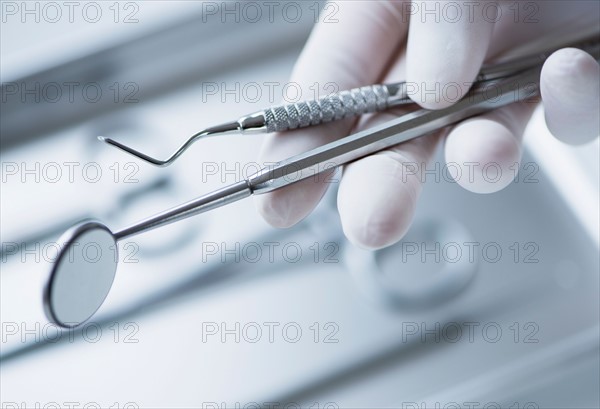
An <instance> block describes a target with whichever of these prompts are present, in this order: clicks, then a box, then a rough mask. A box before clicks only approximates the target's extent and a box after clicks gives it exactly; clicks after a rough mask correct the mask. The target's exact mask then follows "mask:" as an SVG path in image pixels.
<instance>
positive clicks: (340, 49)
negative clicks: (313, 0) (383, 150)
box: [256, 1, 408, 227]
mask: <svg viewBox="0 0 600 409" xmlns="http://www.w3.org/2000/svg"><path fill="white" fill-rule="evenodd" d="M403 4H405V2H367V1H360V2H356V1H348V2H346V1H344V2H332V3H328V4H327V5H325V9H324V10H328V12H327V16H328V18H327V19H324V18H322V17H321V20H320V21H319V22H318V23H317V24H316V26H315V28H314V30H313V32H312V34H311V36H310V38H309V40H308V42H307V44H306V46H305V48H304V50H303V51H302V53H301V55H300V57H299V59H298V61H297V63H296V65H295V67H294V70H293V73H292V77H291V79H290V81H291V82H293V83H294V85H295V86H297V87H298V88H299V89H301V90H302V94H303V97H305V98H306V99H311V98H314V97H315V96H316V95H315V90H317V91H318V92H320V93H323V94H327V93H330V92H332V91H337V90H343V89H350V88H354V87H358V86H364V85H370V84H373V83H376V82H378V81H379V80H380V79H381V78H382V77H383V75H384V73H385V71H386V69H387V67H388V65H390V62H391V61H393V60H394V58H395V57H396V55H395V54H396V50H397V49H398V47H399V46H400V45H401V44H402V43H403V41H404V39H405V36H406V32H407V26H408V19H406V18H404V16H403V14H402V10H403V7H402V6H403ZM332 10H333V11H335V13H333V12H332ZM303 99H304V98H303ZM353 123H354V121H353V120H342V121H337V122H334V123H329V124H327V125H325V126H319V127H315V128H307V129H300V130H297V131H291V132H289V131H288V132H285V133H282V134H279V133H276V134H272V135H268V136H267V137H266V138H265V141H264V145H263V149H262V152H261V158H260V161H261V162H275V161H279V160H282V159H284V158H287V157H289V156H293V155H296V154H298V153H302V152H305V151H307V150H309V149H312V148H314V147H317V146H320V145H322V144H324V143H327V142H329V141H331V140H334V139H338V138H340V137H343V136H346V135H348V133H349V132H350V130H351V127H352V125H353ZM327 185H328V180H327V179H326V178H318V179H315V178H309V179H306V180H304V181H301V182H299V183H297V184H294V185H291V186H288V187H285V188H283V189H279V190H277V191H275V192H271V193H269V194H265V195H260V196H257V198H256V202H257V205H258V210H259V212H260V213H261V214H262V215H263V216H264V218H265V219H266V220H267V221H268V222H269V223H271V224H272V225H275V226H278V227H287V226H290V225H293V224H295V223H297V222H298V221H300V220H301V219H302V218H304V217H305V216H306V215H307V214H308V213H310V212H311V211H312V209H313V208H314V207H315V206H316V205H317V203H318V202H319V200H320V198H321V197H322V195H323V194H324V192H325V190H326V188H327Z"/></svg>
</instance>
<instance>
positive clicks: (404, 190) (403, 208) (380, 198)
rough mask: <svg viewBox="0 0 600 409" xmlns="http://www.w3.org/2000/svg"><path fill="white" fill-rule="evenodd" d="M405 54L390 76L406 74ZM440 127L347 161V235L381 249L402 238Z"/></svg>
mask: <svg viewBox="0 0 600 409" xmlns="http://www.w3.org/2000/svg"><path fill="white" fill-rule="evenodd" d="M404 68H405V58H402V59H400V60H399V62H398V63H397V64H396V65H395V66H394V67H393V68H392V70H391V71H390V74H389V76H388V78H387V79H386V81H390V82H391V81H399V79H400V78H404V71H405V70H404ZM404 113H406V110H405V109H401V108H396V109H393V110H390V111H386V112H385V113H380V114H377V115H373V116H372V117H371V118H369V119H367V120H366V121H361V122H360V123H359V125H358V126H357V130H362V129H367V128H369V127H372V126H374V125H377V124H379V123H383V122H386V121H389V120H391V119H393V118H396V117H398V116H399V115H402V114H404ZM440 134H441V132H437V133H436V134H432V135H427V136H423V137H420V138H416V139H413V140H410V141H407V142H404V143H402V144H399V145H397V146H395V147H393V148H390V149H386V150H384V151H381V152H378V153H376V154H374V155H370V156H368V157H366V158H363V159H359V160H357V161H355V162H353V163H351V164H349V165H346V166H345V167H344V172H343V177H342V181H341V183H340V187H339V190H338V211H339V213H340V217H341V221H342V227H343V230H344V233H345V235H346V237H347V238H348V239H349V240H350V241H351V242H352V243H354V244H355V245H357V246H359V247H364V248H369V249H377V248H382V247H385V246H388V245H391V244H393V243H395V242H396V241H398V240H400V239H401V238H402V236H403V235H404V234H405V233H406V231H407V230H408V227H409V226H410V222H411V221H412V218H413V214H414V211H415V208H416V202H417V199H418V197H419V193H420V191H421V185H422V170H423V165H424V164H425V163H426V162H427V161H428V160H429V159H430V157H431V156H432V154H433V152H434V150H435V147H436V146H437V143H438V141H439V140H440Z"/></svg>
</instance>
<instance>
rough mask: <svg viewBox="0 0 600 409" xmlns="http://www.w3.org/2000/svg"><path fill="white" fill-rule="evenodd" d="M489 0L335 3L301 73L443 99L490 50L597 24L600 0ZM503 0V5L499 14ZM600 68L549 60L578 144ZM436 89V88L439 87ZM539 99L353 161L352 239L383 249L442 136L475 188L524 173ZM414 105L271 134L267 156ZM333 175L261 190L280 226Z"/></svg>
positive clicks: (569, 136) (437, 102) (553, 94)
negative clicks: (524, 152) (527, 133)
mask: <svg viewBox="0 0 600 409" xmlns="http://www.w3.org/2000/svg"><path fill="white" fill-rule="evenodd" d="M436 3H437V4H436ZM488 3H490V2H489V1H488V0H485V1H483V0H479V1H477V2H473V1H466V0H457V1H452V2H434V1H430V0H427V1H413V2H412V3H411V2H410V1H404V2H383V1H382V2H372V1H369V2H366V1H365V2H355V1H348V2H346V1H340V2H336V3H334V4H332V5H331V6H330V7H328V8H326V11H327V13H326V14H327V16H325V13H324V15H323V16H322V18H321V20H322V21H321V22H320V23H318V24H317V25H316V26H315V28H314V30H313V33H312V35H311V37H310V39H309V40H308V42H307V44H306V46H305V48H304V50H303V51H302V54H301V56H300V58H299V60H298V62H297V63H296V65H295V68H294V70H293V74H292V78H291V81H292V82H294V83H296V84H298V85H300V86H301V87H302V90H303V95H305V96H306V98H309V97H311V96H313V95H314V87H315V84H317V85H318V86H319V88H320V90H321V91H327V90H326V89H323V88H325V87H326V84H330V83H333V84H336V85H337V86H338V87H339V89H340V90H343V89H349V88H353V87H357V86H363V85H369V84H374V83H387V82H397V81H402V80H406V81H408V82H410V83H412V84H414V85H415V87H416V88H415V89H416V90H417V92H415V93H414V94H413V95H411V98H412V99H413V100H414V101H415V102H417V103H418V104H420V105H421V106H422V107H425V108H429V109H440V108H444V107H447V106H449V105H451V104H452V103H453V102H456V101H457V100H458V99H460V96H462V95H464V94H465V93H466V92H467V91H468V88H469V86H468V83H471V82H473V81H474V79H475V77H476V75H477V73H478V72H479V70H480V68H481V65H482V63H483V62H484V61H491V60H493V59H494V58H496V57H498V56H501V55H502V54H503V53H505V52H507V51H510V50H511V49H513V48H514V47H515V46H519V45H522V44H523V43H527V42H529V41H532V40H535V39H540V38H543V37H544V36H548V35H556V34H557V33H560V32H566V33H568V32H572V31H573V30H582V29H585V28H588V29H589V28H590V27H592V28H593V27H597V26H598V24H599V22H598V16H599V13H600V9H599V7H600V2H596V1H563V2H555V1H539V2H518V1H514V0H509V1H504V2H493V4H492V5H491V6H490V5H488ZM496 5H500V12H498V13H496V11H497V8H496ZM436 8H437V11H436ZM456 10H458V11H459V13H460V14H459V13H457V12H456ZM484 13H486V14H484ZM409 15H410V18H409ZM326 17H327V18H326ZM409 19H410V24H409ZM331 20H337V21H331ZM496 20H497V21H496ZM588 32H589V31H588ZM599 76H600V70H599V66H598V64H597V62H596V61H595V60H594V59H593V58H592V57H591V56H590V55H588V54H586V53H584V52H582V51H580V50H576V49H563V50H560V51H557V52H556V53H554V54H553V55H552V56H551V57H550V58H549V59H548V60H547V61H546V63H545V65H544V67H543V70H542V75H541V95H542V100H543V103H544V107H545V112H546V122H547V124H548V127H549V129H550V130H551V131H552V133H553V134H554V135H555V136H556V137H557V138H559V139H560V140H562V141H565V142H567V143H575V144H579V143H585V142H587V141H589V140H592V139H594V138H596V137H597V136H598V133H599V126H600V125H599V118H598V116H599V111H600V103H599V90H598V88H599ZM448 84H452V86H451V87H450V86H447V85H448ZM464 84H467V85H464ZM436 89H437V90H438V92H437V95H436V94H435V93H432V92H431V90H436ZM445 92H446V93H451V94H452V95H449V94H448V95H446V94H445ZM534 108H535V106H534V104H532V103H528V102H517V103H514V104H511V105H508V106H506V107H504V108H501V109H497V110H495V111H493V112H490V113H486V114H483V115H480V116H478V117H476V118H472V119H469V120H466V121H464V122H461V123H460V124H458V125H456V126H454V127H452V128H451V129H446V130H443V131H440V132H437V133H435V134H432V135H428V136H424V137H421V138H417V139H414V140H411V141H408V142H405V143H402V144H400V145H398V146H395V147H393V148H390V149H387V150H385V151H382V152H378V153H376V154H374V155H371V156H369V157H366V158H363V159H360V160H358V161H356V162H353V163H352V164H349V165H347V166H345V167H344V170H343V175H342V180H341V182H340V186H339V192H338V210H339V213H340V217H341V222H342V226H343V229H344V233H345V234H346V236H347V237H348V239H349V240H350V241H351V242H353V243H354V244H356V245H359V246H361V247H365V248H372V249H375V248H381V247H385V246H388V245H391V244H393V243H395V242H396V241H398V240H400V239H401V238H402V236H403V235H404V234H405V232H406V231H407V229H408V227H409V224H410V222H411V219H412V217H413V213H414V210H415V206H416V202H417V198H418V196H419V193H420V191H421V184H422V179H423V178H422V175H421V172H420V171H417V172H414V165H418V166H419V169H420V170H421V171H422V170H424V167H425V163H426V162H427V161H428V160H429V159H430V158H431V156H432V153H433V152H434V149H435V148H436V145H437V144H438V143H439V142H440V140H442V139H443V140H444V141H445V158H446V162H448V163H453V165H455V164H458V165H459V166H460V167H461V171H462V172H461V175H462V177H461V178H460V179H457V182H458V183H459V184H460V185H461V186H463V187H464V188H465V189H467V190H470V191H473V192H477V193H491V192H496V191H498V190H501V189H502V188H504V187H505V186H506V185H508V184H509V183H510V182H511V181H512V180H513V178H514V176H515V169H516V168H517V167H515V163H518V162H519V161H520V157H521V138H522V133H523V131H524V129H525V126H526V125H527V122H528V121H529V119H530V117H531V114H532V112H533V109H534ZM405 112H406V110H405V109H402V108H399V109H394V110H391V111H389V112H385V113H381V114H375V115H372V116H370V117H368V118H363V119H361V120H359V121H356V120H353V119H347V120H344V121H339V122H335V123H330V124H327V125H323V126H319V127H317V128H309V129H301V130H297V131H292V132H286V133H282V134H273V135H269V136H268V137H267V138H266V140H265V143H264V146H263V149H262V153H261V159H260V161H261V162H274V161H278V160H281V159H284V158H286V157H289V156H292V155H295V154H298V153H301V152H304V151H307V150H309V149H312V148H314V147H316V146H319V145H322V144H324V143H327V142H331V141H333V140H335V139H338V138H341V137H344V136H346V135H349V134H351V133H354V132H357V131H360V130H362V129H365V128H369V127H371V126H374V125H376V124H379V123H382V122H385V121H388V120H390V119H391V118H393V117H395V116H397V115H400V114H403V113H405ZM408 163H410V164H411V166H413V168H412V169H413V171H412V172H410V173H408V172H406V165H407V164H408ZM487 164H494V166H496V167H498V166H499V168H500V169H501V171H502V173H501V175H502V176H501V177H500V178H499V180H496V181H494V182H490V178H487V177H484V175H483V170H484V169H486V165H487ZM469 174H470V176H471V177H466V176H465V175H469ZM374 181H376V183H374ZM329 184H330V183H329V181H328V178H326V177H323V178H308V179H306V180H303V181H301V182H299V183H296V184H294V185H291V186H287V187H285V188H282V189H280V190H277V191H274V192H271V193H269V194H265V195H257V196H256V201H257V208H258V210H259V212H260V213H261V214H262V215H263V217H264V218H265V219H266V220H267V221H268V222H269V223H270V224H272V225H273V226H277V227H288V226H292V225H294V224H295V223H297V222H298V221H300V220H301V219H303V218H304V217H306V216H307V215H308V214H309V213H310V212H311V211H312V210H313V209H314V207H315V206H316V205H317V204H318V202H319V200H320V199H321V197H322V196H323V195H324V193H325V191H326V189H327V187H328V185H329Z"/></svg>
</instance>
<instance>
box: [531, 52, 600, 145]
mask: <svg viewBox="0 0 600 409" xmlns="http://www.w3.org/2000/svg"><path fill="white" fill-rule="evenodd" d="M540 81H541V82H540V91H541V94H542V100H543V102H544V110H545V114H546V124H547V125H548V129H549V130H550V132H552V134H553V135H554V136H555V137H556V138H558V139H560V140H561V141H563V142H566V143H570V144H575V145H578V144H582V143H585V142H589V141H591V140H593V139H595V138H596V137H597V136H598V133H599V132H600V117H599V116H600V96H599V95H600V90H599V88H600V66H599V65H598V62H596V60H595V59H594V58H593V57H592V56H591V55H589V54H587V53H585V52H584V51H581V50H578V49H576V48H565V49H562V50H559V51H557V52H555V53H554V54H552V55H551V56H550V57H549V58H548V59H547V60H546V63H545V64H544V67H543V68H542V75H541V80H540Z"/></svg>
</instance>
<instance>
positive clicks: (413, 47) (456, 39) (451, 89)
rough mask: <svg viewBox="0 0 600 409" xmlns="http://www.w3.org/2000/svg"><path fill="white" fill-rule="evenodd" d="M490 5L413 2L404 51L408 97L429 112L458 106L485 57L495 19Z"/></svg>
mask: <svg viewBox="0 0 600 409" xmlns="http://www.w3.org/2000/svg"><path fill="white" fill-rule="evenodd" d="M489 4H490V3H489V2H487V1H481V2H472V1H452V2H446V1H413V2H412V3H411V9H410V14H411V15H410V28H409V33H408V45H407V67H406V69H407V72H406V77H407V78H406V80H407V82H408V84H409V85H408V90H409V96H410V97H411V98H412V100H413V101H415V102H416V103H418V104H420V105H421V106H422V107H424V108H428V109H442V108H446V107H448V106H450V105H452V104H454V103H456V102H458V101H459V100H460V99H461V98H462V97H463V96H464V95H465V94H466V93H467V91H468V90H469V88H470V86H471V84H472V82H473V81H474V80H475V77H476V76H477V73H478V72H479V69H480V68H481V65H482V63H483V60H484V58H485V55H486V53H487V49H488V46H489V44H490V40H491V37H492V31H493V28H494V23H495V18H494V17H493V15H491V14H492V13H493V12H492V11H490V7H489Z"/></svg>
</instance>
